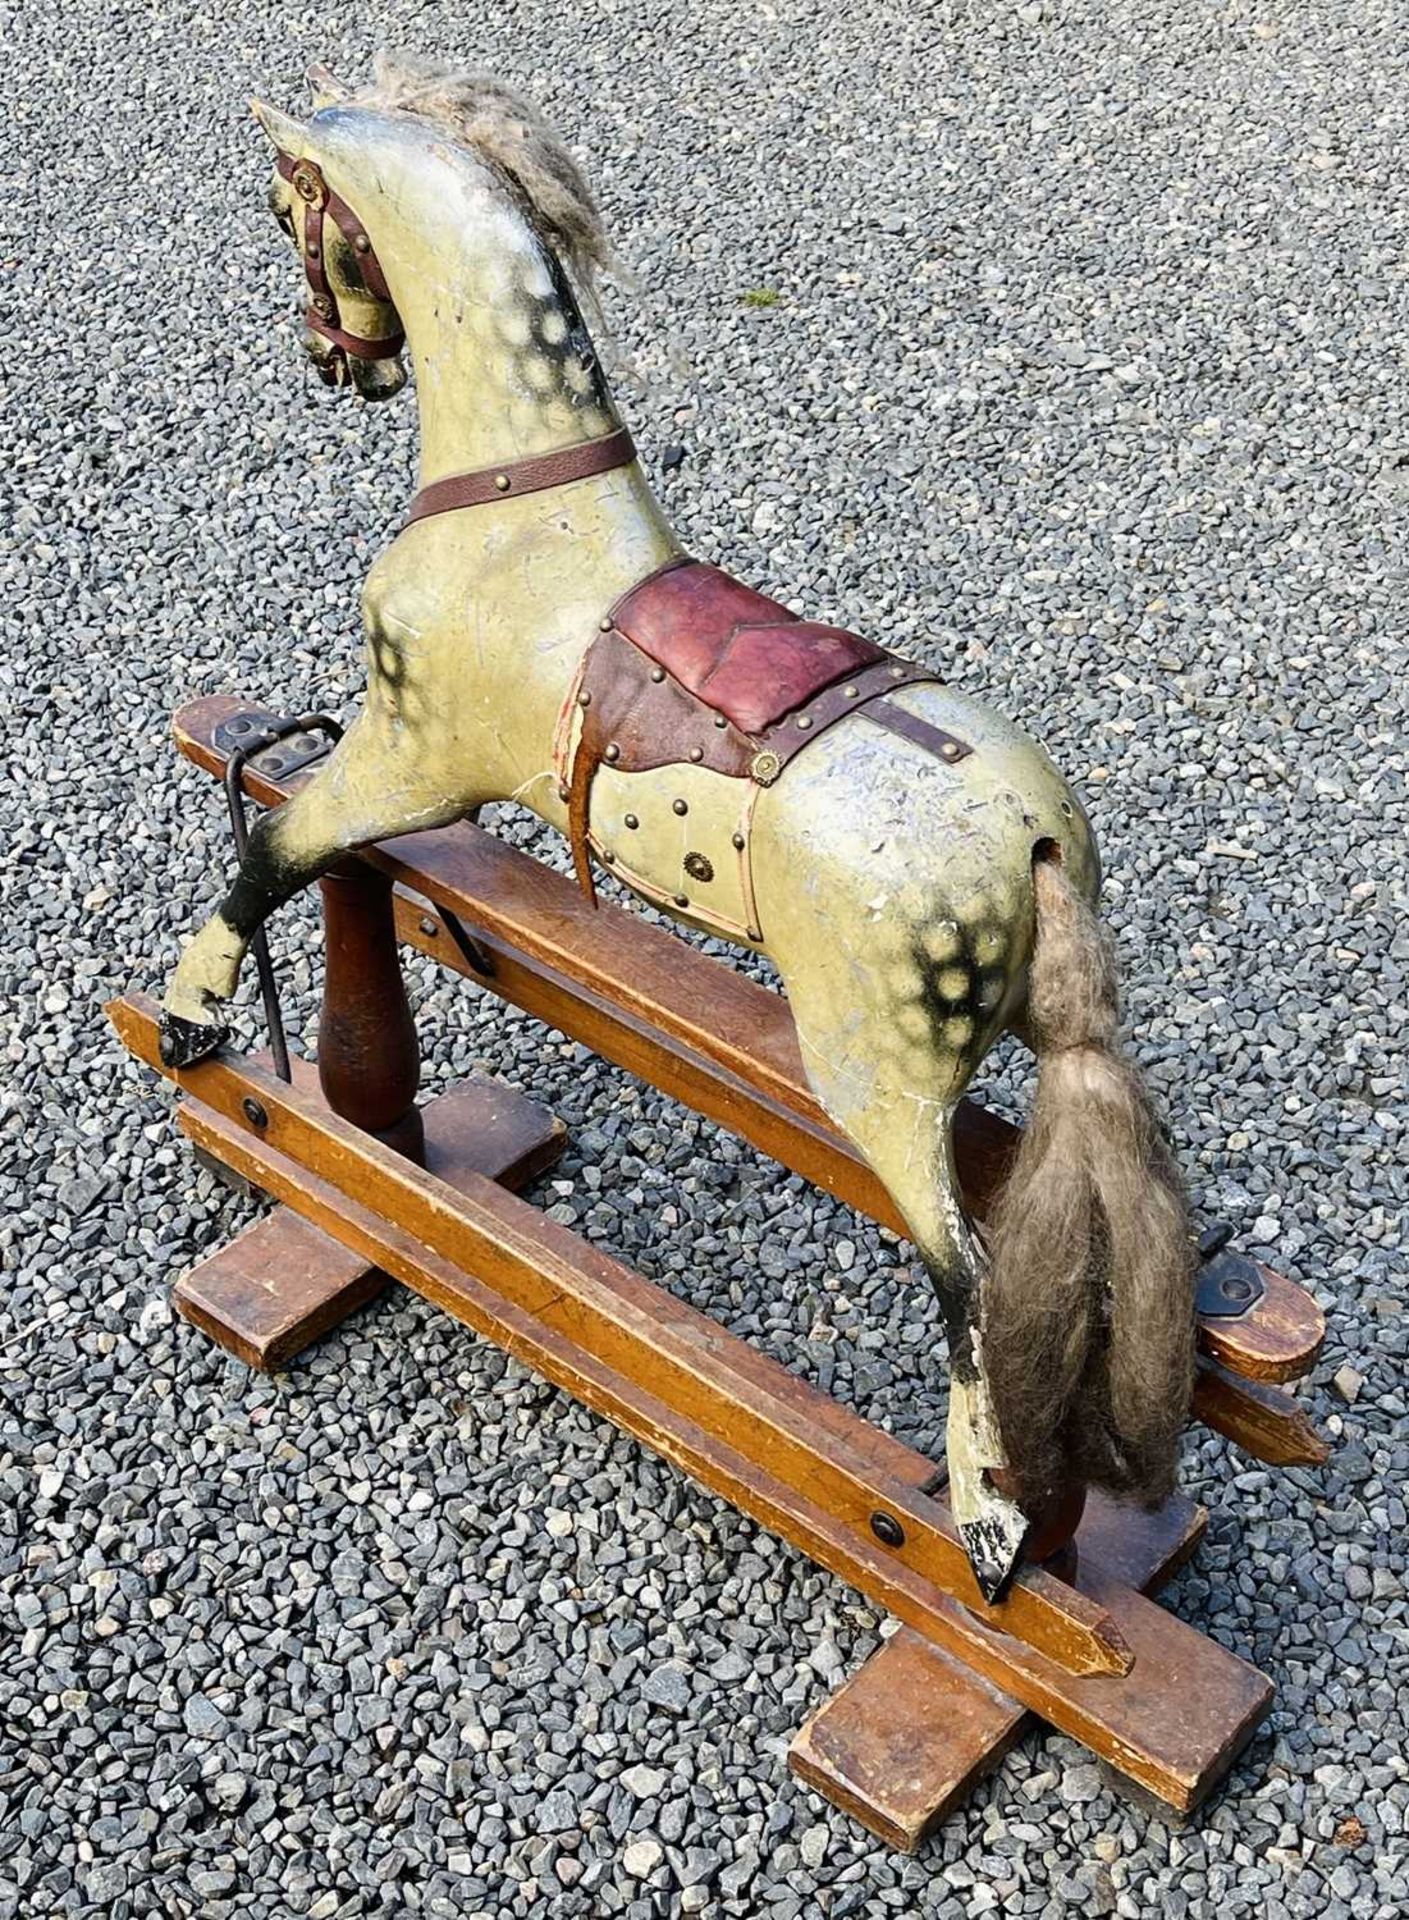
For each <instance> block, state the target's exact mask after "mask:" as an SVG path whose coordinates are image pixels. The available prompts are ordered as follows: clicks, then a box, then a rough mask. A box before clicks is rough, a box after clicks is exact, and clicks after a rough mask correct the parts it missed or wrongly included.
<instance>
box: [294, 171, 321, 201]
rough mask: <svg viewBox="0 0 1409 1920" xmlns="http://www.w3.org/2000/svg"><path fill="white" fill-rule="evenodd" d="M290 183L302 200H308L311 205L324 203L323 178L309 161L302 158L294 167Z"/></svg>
mask: <svg viewBox="0 0 1409 1920" xmlns="http://www.w3.org/2000/svg"><path fill="white" fill-rule="evenodd" d="M290 185H291V186H292V187H293V190H294V192H295V193H296V194H297V195H298V197H299V199H300V200H306V201H307V202H308V204H309V206H310V207H314V206H321V205H322V203H323V180H322V176H321V175H320V174H319V172H318V170H317V168H316V167H313V166H310V165H309V163H308V161H306V160H300V161H299V163H298V165H297V166H296V167H295V168H294V170H293V174H292V177H291V179H290Z"/></svg>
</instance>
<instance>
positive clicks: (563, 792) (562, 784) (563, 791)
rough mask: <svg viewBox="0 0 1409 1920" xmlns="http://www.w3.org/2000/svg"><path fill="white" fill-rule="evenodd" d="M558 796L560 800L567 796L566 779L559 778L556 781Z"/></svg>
mask: <svg viewBox="0 0 1409 1920" xmlns="http://www.w3.org/2000/svg"><path fill="white" fill-rule="evenodd" d="M558 798H559V799H560V800H566V799H567V798H568V785H567V782H566V780H560V781H559V782H558Z"/></svg>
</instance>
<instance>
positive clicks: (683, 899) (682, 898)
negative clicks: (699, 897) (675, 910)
mask: <svg viewBox="0 0 1409 1920" xmlns="http://www.w3.org/2000/svg"><path fill="white" fill-rule="evenodd" d="M675 904H676V906H677V907H688V906H689V904H690V896H689V894H688V893H677V894H676V896H675Z"/></svg>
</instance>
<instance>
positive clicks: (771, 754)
mask: <svg viewBox="0 0 1409 1920" xmlns="http://www.w3.org/2000/svg"><path fill="white" fill-rule="evenodd" d="M935 677H936V676H935V675H934V674H933V673H932V672H930V671H929V670H928V669H927V668H925V667H921V666H917V665H916V664H915V663H914V662H913V661H909V660H902V659H900V658H899V657H898V656H896V655H895V654H892V653H888V652H887V651H886V650H885V648H883V647H878V646H877V645H876V644H875V643H874V642H873V641H870V640H865V639H862V637H861V636H860V635H859V634H855V633H849V632H847V631H846V629H845V628H843V627H831V626H826V625H823V624H822V623H820V622H818V621H814V620H802V619H799V618H798V616H797V615H796V614H794V613H790V612H789V611H788V609H787V608H786V607H784V606H782V605H780V604H779V602H778V601H776V600H770V599H769V598H768V596H767V595H766V594H762V593H758V592H756V591H755V590H754V589H753V588H752V587H746V586H744V585H743V583H742V582H741V581H738V580H735V579H732V578H731V577H730V575H728V574H727V573H724V572H722V571H721V569H720V568H718V567H712V566H708V565H705V564H704V563H703V562H701V561H698V560H689V559H681V560H676V561H672V562H671V563H670V564H669V565H668V566H665V567H663V568H661V569H660V570H659V571H658V572H656V573H653V574H650V575H648V576H647V577H646V579H644V580H642V581H641V582H639V584H638V585H636V586H634V587H632V588H631V589H630V590H629V591H628V592H627V593H625V594H624V595H623V596H622V597H621V599H620V600H618V601H617V603H616V605H615V606H614V607H613V608H612V610H611V612H610V613H609V614H608V615H607V616H606V617H605V618H604V619H603V621H602V631H601V633H600V634H599V636H598V638H597V639H596V640H595V641H594V642H593V643H592V645H591V647H589V649H588V651H587V654H586V657H585V659H584V661H583V664H582V669H581V672H580V674H579V677H578V679H577V682H576V684H575V686H574V689H573V693H572V696H571V698H572V701H573V702H574V703H575V705H576V708H577V709H578V710H579V712H578V713H577V714H574V713H573V712H572V710H571V707H570V708H569V712H568V715H567V725H565V726H564V727H562V728H561V729H560V741H561V753H562V758H563V761H564V763H565V764H563V765H562V766H561V768H560V772H561V773H562V776H563V779H564V785H565V788H566V793H565V796H564V797H565V798H566V799H567V802H568V830H569V836H570V839H571V843H572V853H573V863H574V866H575V868H576V871H577V877H578V880H579V882H580V883H581V885H582V888H583V891H584V892H585V893H586V895H587V897H588V899H589V900H595V898H596V888H595V886H594V884H593V879H592V868H591V852H590V843H589V837H588V836H589V826H590V812H591V797H592V782H593V780H594V778H595V776H596V773H597V770H598V768H599V767H600V766H601V765H602V764H603V762H605V763H606V764H607V765H608V766H611V767H614V768H616V769H617V770H618V771H620V772H622V773H642V772H646V771H648V770H649V769H651V768H654V767H666V766H677V765H681V764H686V763H688V764H693V765H696V766H705V767H708V768H710V769H711V770H712V771H714V772H717V773H723V774H728V775H731V776H733V777H734V778H738V779H747V780H751V781H754V782H755V783H756V784H757V785H759V786H771V785H772V783H773V782H774V781H775V780H776V779H777V778H778V776H779V774H780V773H781V772H782V771H783V768H784V767H785V766H786V765H787V764H788V762H789V761H790V760H791V759H793V757H794V756H795V755H796V754H797V753H799V752H800V751H801V750H802V748H803V747H805V746H807V745H808V744H809V743H810V742H811V741H812V740H815V739H816V738H818V736H819V735H820V734H822V733H824V732H825V731H826V729H827V728H828V727H829V726H831V725H833V724H834V723H835V722H836V721H837V720H840V719H841V718H843V716H844V715H846V714H848V713H852V712H855V711H856V710H858V709H859V708H862V707H864V708H865V709H866V710H867V713H868V716H869V717H870V718H871V719H873V720H877V721H879V722H880V723H881V724H882V725H885V726H889V727H890V728H891V729H892V731H894V732H897V733H902V734H904V735H905V736H906V737H907V738H909V739H911V740H912V741H915V742H917V743H918V744H920V745H923V746H925V747H927V748H928V749H929V750H930V751H932V752H935V753H938V754H941V755H942V756H943V758H944V759H946V760H948V761H951V762H953V761H958V760H961V759H963V758H964V757H965V756H966V755H967V754H968V753H970V752H971V751H972V749H971V748H970V747H969V746H967V745H966V744H965V743H964V742H963V741H961V740H956V739H955V738H954V737H953V736H952V735H950V734H947V733H944V732H942V731H941V729H939V728H938V727H934V726H931V725H930V724H929V723H928V722H927V721H924V720H920V719H917V718H916V717H915V716H914V715H912V714H909V713H906V712H905V711H904V710H903V709H902V708H899V707H888V706H886V704H885V700H884V696H885V695H886V694H888V693H893V692H894V691H895V690H896V689H897V688H899V687H903V686H906V685H909V684H911V683H913V682H916V681H923V680H928V681H933V680H934V679H935ZM574 719H576V720H578V721H579V724H578V725H577V726H576V728H574V726H573V724H572V722H573V720H574ZM574 736H575V737H574Z"/></svg>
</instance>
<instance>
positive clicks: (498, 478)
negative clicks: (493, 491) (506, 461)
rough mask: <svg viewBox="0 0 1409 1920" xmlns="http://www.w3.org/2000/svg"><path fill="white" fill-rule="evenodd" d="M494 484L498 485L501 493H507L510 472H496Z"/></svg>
mask: <svg viewBox="0 0 1409 1920" xmlns="http://www.w3.org/2000/svg"><path fill="white" fill-rule="evenodd" d="M494 484H495V486H496V487H498V489H499V491H500V493H507V492H508V491H509V476H508V474H507V473H496V474H495V476H494Z"/></svg>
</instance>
